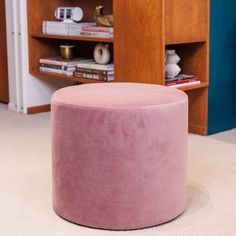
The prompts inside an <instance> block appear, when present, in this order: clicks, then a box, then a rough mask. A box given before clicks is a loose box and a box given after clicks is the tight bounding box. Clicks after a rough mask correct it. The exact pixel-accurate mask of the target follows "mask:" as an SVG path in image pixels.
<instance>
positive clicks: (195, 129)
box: [189, 124, 208, 136]
mask: <svg viewBox="0 0 236 236" xmlns="http://www.w3.org/2000/svg"><path fill="white" fill-rule="evenodd" d="M189 132H190V133H193V134H199V135H205V136H206V135H207V134H208V130H207V126H203V125H197V124H189Z"/></svg>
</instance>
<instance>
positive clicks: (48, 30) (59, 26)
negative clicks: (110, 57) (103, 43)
mask: <svg viewBox="0 0 236 236" xmlns="http://www.w3.org/2000/svg"><path fill="white" fill-rule="evenodd" d="M43 34H52V35H64V36H85V37H97V38H113V27H102V26H96V23H95V22H83V23H66V22H62V21H43Z"/></svg>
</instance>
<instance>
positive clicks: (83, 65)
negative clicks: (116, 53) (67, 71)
mask: <svg viewBox="0 0 236 236" xmlns="http://www.w3.org/2000/svg"><path fill="white" fill-rule="evenodd" d="M77 68H82V69H94V70H104V71H114V65H112V66H111V65H99V64H95V63H94V64H87V63H78V64H77Z"/></svg>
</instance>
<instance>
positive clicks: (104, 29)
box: [81, 26, 113, 33]
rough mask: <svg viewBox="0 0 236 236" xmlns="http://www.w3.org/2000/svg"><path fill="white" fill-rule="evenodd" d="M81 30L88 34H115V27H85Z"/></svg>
mask: <svg viewBox="0 0 236 236" xmlns="http://www.w3.org/2000/svg"><path fill="white" fill-rule="evenodd" d="M81 30H82V31H86V32H104V33H113V27H99V26H97V27H96V26H83V27H81Z"/></svg>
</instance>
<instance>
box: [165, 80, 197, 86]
mask: <svg viewBox="0 0 236 236" xmlns="http://www.w3.org/2000/svg"><path fill="white" fill-rule="evenodd" d="M197 80H198V79H197V78H194V79H184V80H178V81H174V82H166V85H167V86H171V85H176V84H183V83H189V82H194V81H197Z"/></svg>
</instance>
